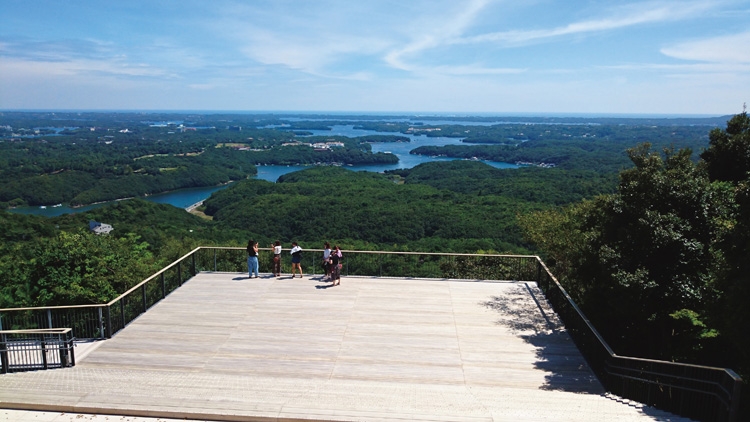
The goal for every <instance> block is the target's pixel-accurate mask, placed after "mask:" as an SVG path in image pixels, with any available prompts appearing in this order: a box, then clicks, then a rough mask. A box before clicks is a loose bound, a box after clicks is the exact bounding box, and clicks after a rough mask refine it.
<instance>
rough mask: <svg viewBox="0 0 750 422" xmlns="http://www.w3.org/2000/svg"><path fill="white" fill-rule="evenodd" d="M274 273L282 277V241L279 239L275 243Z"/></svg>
mask: <svg viewBox="0 0 750 422" xmlns="http://www.w3.org/2000/svg"><path fill="white" fill-rule="evenodd" d="M273 275H274V276H276V277H281V242H280V241H278V240H277V241H276V242H275V243H274V244H273Z"/></svg>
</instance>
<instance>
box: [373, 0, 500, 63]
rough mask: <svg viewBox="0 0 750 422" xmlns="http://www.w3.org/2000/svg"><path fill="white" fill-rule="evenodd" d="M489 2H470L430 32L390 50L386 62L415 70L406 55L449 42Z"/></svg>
mask: <svg viewBox="0 0 750 422" xmlns="http://www.w3.org/2000/svg"><path fill="white" fill-rule="evenodd" d="M487 4H488V1H487V0H474V1H471V2H469V3H468V4H467V5H466V7H465V8H463V9H462V10H460V11H458V13H455V14H451V16H449V17H447V19H446V21H445V22H436V23H435V24H434V27H433V29H432V30H431V31H430V32H428V33H425V34H420V35H419V36H418V37H417V38H415V39H413V40H412V41H411V42H409V43H407V44H406V45H404V46H401V47H398V48H395V49H392V50H391V51H389V52H388V53H387V54H386V55H385V57H384V60H385V62H386V63H388V64H389V65H390V66H391V67H394V68H396V69H401V70H414V67H413V66H412V65H410V64H408V63H407V62H406V61H405V58H406V57H409V56H415V55H417V54H419V53H420V52H422V51H424V50H428V49H432V48H435V47H438V46H440V45H445V44H449V43H450V42H451V40H452V39H454V38H456V37H459V36H460V35H461V34H462V33H463V32H464V30H465V29H466V28H467V27H468V26H469V25H470V24H471V23H472V22H473V21H474V19H475V18H476V16H477V15H478V14H479V12H481V10H482V9H483V8H484V7H485V6H487Z"/></svg>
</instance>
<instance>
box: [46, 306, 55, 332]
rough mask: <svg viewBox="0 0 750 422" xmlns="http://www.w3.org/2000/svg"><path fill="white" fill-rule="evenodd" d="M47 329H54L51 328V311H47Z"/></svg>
mask: <svg viewBox="0 0 750 422" xmlns="http://www.w3.org/2000/svg"><path fill="white" fill-rule="evenodd" d="M47 328H54V327H52V309H47Z"/></svg>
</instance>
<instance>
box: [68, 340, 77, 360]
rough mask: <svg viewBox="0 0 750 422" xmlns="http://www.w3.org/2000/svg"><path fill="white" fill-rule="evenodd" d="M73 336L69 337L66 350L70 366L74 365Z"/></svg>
mask: <svg viewBox="0 0 750 422" xmlns="http://www.w3.org/2000/svg"><path fill="white" fill-rule="evenodd" d="M74 341H75V337H71V338H70V341H69V342H68V351H69V352H70V366H76V352H75V343H74Z"/></svg>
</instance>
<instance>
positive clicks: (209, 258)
mask: <svg viewBox="0 0 750 422" xmlns="http://www.w3.org/2000/svg"><path fill="white" fill-rule="evenodd" d="M343 254H344V259H343V261H342V262H343V269H342V271H341V274H342V276H350V275H363V276H378V277H421V278H462V279H486V280H526V281H533V280H536V278H537V267H538V265H537V260H538V258H537V257H535V256H519V255H476V254H438V253H420V252H381V251H343ZM322 258H323V250H322V249H307V250H305V251H304V252H303V255H302V269H303V271H304V272H305V273H306V274H310V275H317V274H322V273H323V268H322V265H321V263H322ZM272 260H273V253H272V251H271V249H270V248H262V249H261V253H260V256H259V261H260V267H261V271H263V272H270V269H271V267H272ZM200 271H221V272H246V271H247V252H246V251H245V248H238V247H199V248H196V249H194V250H192V251H190V252H188V253H187V254H185V255H184V256H182V257H181V258H179V259H178V260H176V261H174V262H173V263H171V264H169V265H168V266H166V267H164V268H162V269H161V270H159V271H158V272H157V273H155V274H154V275H152V276H151V277H149V278H147V279H145V280H143V281H142V282H140V283H138V284H137V285H136V286H134V287H132V288H131V289H129V290H128V291H126V292H125V293H123V294H121V295H120V296H118V297H117V298H115V299H113V300H112V301H110V302H108V303H103V304H95V305H80V306H48V307H35V308H11V309H0V330H2V329H38V328H59V327H69V328H72V329H73V331H74V333H75V336H76V338H78V339H104V338H110V337H112V336H113V335H114V334H115V333H117V332H118V331H120V330H121V329H123V328H124V327H125V326H126V325H127V324H129V323H130V322H131V321H133V320H134V319H136V318H137V317H138V316H139V315H141V314H143V313H144V312H146V311H147V310H148V309H149V308H151V307H152V306H154V305H155V304H156V303H158V302H159V301H160V300H161V299H163V298H165V297H166V296H167V295H169V294H170V293H171V292H173V291H174V290H176V289H177V288H179V287H180V286H181V285H182V284H183V283H184V282H185V281H187V280H188V279H190V278H191V277H193V276H194V275H195V274H197V273H198V272H200ZM290 271H291V255H290V254H289V253H288V250H285V251H284V253H282V272H286V273H289V272H290Z"/></svg>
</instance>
